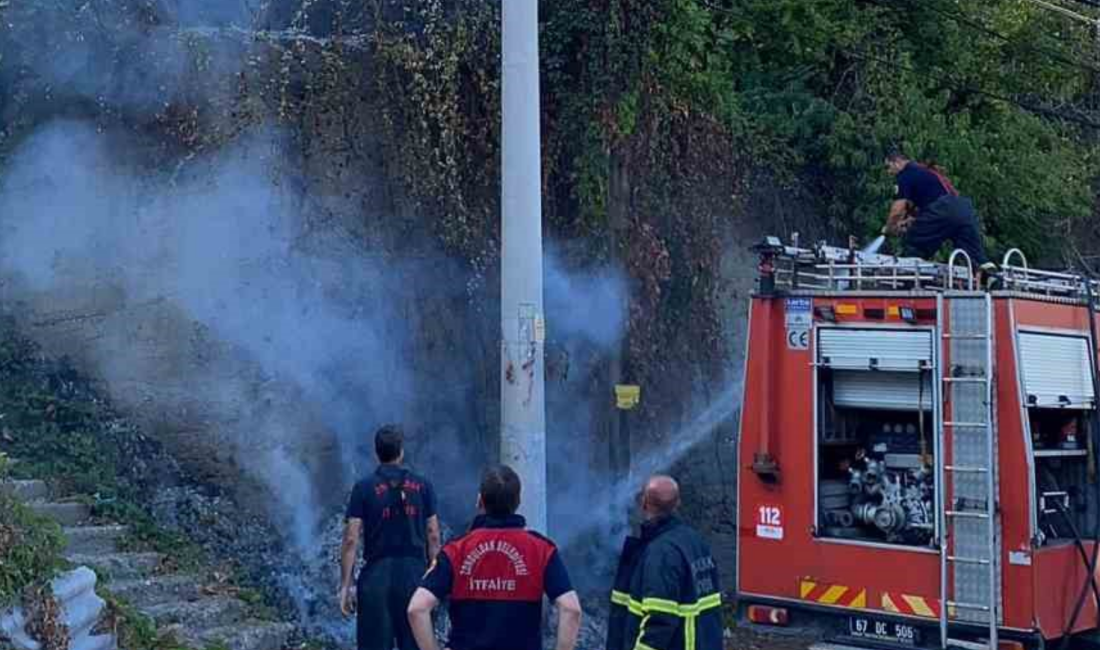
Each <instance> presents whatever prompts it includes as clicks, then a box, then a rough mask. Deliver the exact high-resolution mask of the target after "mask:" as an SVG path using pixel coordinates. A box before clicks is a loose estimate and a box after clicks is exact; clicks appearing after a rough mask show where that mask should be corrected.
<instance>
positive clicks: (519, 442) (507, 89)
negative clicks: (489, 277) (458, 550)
mask: <svg viewBox="0 0 1100 650" xmlns="http://www.w3.org/2000/svg"><path fill="white" fill-rule="evenodd" d="M502 4H503V18H502V24H501V37H502V41H503V55H504V59H503V66H502V76H503V79H502V80H501V95H502V98H503V102H502V104H503V113H504V116H503V120H504V124H503V129H502V134H501V139H502V158H501V219H502V224H501V244H500V248H501V261H500V265H501V269H500V271H501V272H500V275H501V291H500V309H501V313H500V325H501V334H502V341H501V379H500V406H501V412H500V419H501V422H500V459H501V462H503V463H505V464H507V465H511V466H512V468H513V469H515V470H516V473H518V474H519V476H520V479H521V480H522V481H523V497H522V500H523V503H522V505H521V506H520V512H521V513H522V514H523V515H524V516H525V517H526V518H527V525H528V527H529V528H531V529H533V530H537V531H539V532H542V533H548V532H549V531H548V530H547V528H546V393H545V382H544V372H545V365H544V360H543V343H544V341H545V339H546V324H545V321H544V320H543V313H542V160H541V144H542V143H541V129H540V117H541V113H540V109H539V18H538V0H504V2H503V3H502Z"/></svg>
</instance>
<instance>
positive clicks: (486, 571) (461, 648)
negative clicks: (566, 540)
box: [409, 465, 581, 650]
mask: <svg viewBox="0 0 1100 650" xmlns="http://www.w3.org/2000/svg"><path fill="white" fill-rule="evenodd" d="M519 499H520V481H519V477H518V476H516V473H515V472H514V471H512V469H511V468H509V467H507V466H505V465H498V466H496V467H491V468H489V469H488V470H486V471H485V473H484V474H483V476H482V479H481V490H480V494H479V496H478V510H479V511H480V512H481V514H480V515H479V516H478V517H477V518H476V519H474V522H473V525H472V526H471V527H470V532H468V533H467V534H466V535H464V536H462V537H460V538H458V539H456V540H453V541H452V542H450V543H449V544H447V545H446V546H445V547H443V552H442V553H440V554H439V555H438V556H437V558H436V562H435V563H434V564H433V565H432V568H431V569H430V570H429V571H428V574H427V575H426V576H425V577H424V582H423V584H422V585H421V587H420V589H418V590H417V591H416V594H415V595H414V596H413V599H412V602H411V603H409V621H410V623H411V624H412V629H413V633H414V634H415V635H416V640H417V642H418V643H419V644H420V649H421V650H438V647H439V646H438V644H437V643H436V640H435V634H434V632H433V630H432V618H431V614H432V610H433V609H435V607H436V606H437V605H438V604H439V602H440V601H441V600H443V599H444V598H450V608H449V611H450V618H451V638H450V639H449V643H448V644H447V647H448V648H451V650H541V649H542V597H543V594H545V595H546V596H547V597H548V598H549V599H550V601H551V602H553V603H554V604H555V605H556V606H557V608H558V637H557V645H556V646H555V647H556V649H557V650H573V647H574V646H575V645H576V643H577V633H578V631H579V630H580V624H581V605H580V601H579V599H578V598H577V592H575V591H573V587H572V585H571V584H570V582H569V574H568V573H567V572H566V570H565V564H564V563H562V560H561V556H560V555H559V554H558V550H557V548H556V547H555V546H554V544H553V542H551V541H550V540H548V539H546V538H545V537H543V536H541V535H539V534H537V533H535V532H532V531H528V530H526V528H525V526H526V522H525V521H524V519H523V517H521V516H519V515H517V514H515V513H516V509H517V508H519Z"/></svg>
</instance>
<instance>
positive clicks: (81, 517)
mask: <svg viewBox="0 0 1100 650" xmlns="http://www.w3.org/2000/svg"><path fill="white" fill-rule="evenodd" d="M29 505H30V508H31V510H33V511H34V512H36V513H38V514H40V515H42V516H43V517H49V518H50V519H53V520H54V521H56V522H57V523H58V524H60V525H62V526H79V525H80V524H82V523H84V522H86V521H88V519H89V518H90V517H91V516H92V509H91V508H89V507H88V506H86V505H84V504H83V503H31V504H29Z"/></svg>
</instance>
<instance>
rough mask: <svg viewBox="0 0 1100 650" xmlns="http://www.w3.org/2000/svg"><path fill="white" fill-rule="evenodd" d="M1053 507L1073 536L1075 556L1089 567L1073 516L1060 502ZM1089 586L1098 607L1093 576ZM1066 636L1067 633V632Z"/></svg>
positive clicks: (1099, 594) (1098, 593)
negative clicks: (1079, 557) (1075, 548)
mask: <svg viewBox="0 0 1100 650" xmlns="http://www.w3.org/2000/svg"><path fill="white" fill-rule="evenodd" d="M1054 507H1055V508H1057V509H1058V512H1060V513H1061V514H1062V517H1063V518H1064V519H1065V520H1066V524H1067V525H1068V526H1069V531H1070V533H1072V534H1073V545H1074V546H1076V547H1077V554H1078V555H1080V556H1081V560H1082V561H1083V562H1084V563H1085V566H1086V567H1088V566H1089V554H1088V551H1087V550H1085V542H1084V540H1083V539H1082V538H1081V531H1080V529H1078V528H1077V524H1075V523H1073V515H1072V514H1070V512H1069V510H1066V506H1065V504H1064V503H1062V502H1061V501H1056V502H1055V503H1054ZM1089 584H1090V585H1092V596H1093V598H1095V599H1096V604H1097V607H1100V584H1098V583H1097V582H1096V577H1095V576H1093V578H1092V579H1091V580H1089ZM1067 634H1068V632H1067Z"/></svg>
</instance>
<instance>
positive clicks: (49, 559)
mask: <svg viewBox="0 0 1100 650" xmlns="http://www.w3.org/2000/svg"><path fill="white" fill-rule="evenodd" d="M7 474H8V462H7V458H6V457H5V456H4V454H3V453H0V483H3V481H4V480H5V479H6V477H7ZM63 547H64V540H63V538H62V537H61V528H60V527H59V526H58V525H57V524H56V523H54V522H53V521H50V520H48V519H45V518H43V517H40V516H38V515H36V514H34V513H33V512H31V511H30V510H29V509H28V508H26V507H24V506H23V505H22V504H20V503H19V502H17V501H16V500H15V499H14V498H12V496H10V495H9V494H8V493H6V492H5V491H4V490H2V489H0V609H3V608H4V606H6V605H12V604H14V603H16V602H17V601H18V600H19V598H20V597H21V596H22V595H23V594H24V593H25V592H26V590H27V589H29V588H31V587H32V586H34V585H36V584H37V585H40V584H42V583H44V582H45V581H46V580H49V579H50V578H52V577H53V576H54V575H55V574H56V573H57V571H59V570H60V569H61V568H62V567H63V566H64V562H63V560H62V559H61V550H62V548H63Z"/></svg>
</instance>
